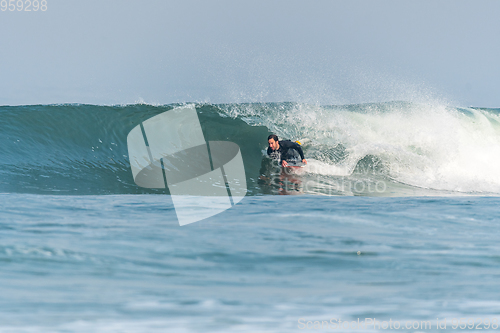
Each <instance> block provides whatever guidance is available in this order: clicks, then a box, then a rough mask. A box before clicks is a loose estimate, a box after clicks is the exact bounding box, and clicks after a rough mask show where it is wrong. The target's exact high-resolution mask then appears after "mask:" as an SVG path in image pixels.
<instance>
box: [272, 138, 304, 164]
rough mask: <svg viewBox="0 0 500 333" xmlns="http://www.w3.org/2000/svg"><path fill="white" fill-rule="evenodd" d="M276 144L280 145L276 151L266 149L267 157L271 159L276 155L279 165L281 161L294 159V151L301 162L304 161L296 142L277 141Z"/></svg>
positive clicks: (302, 153)
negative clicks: (277, 155)
mask: <svg viewBox="0 0 500 333" xmlns="http://www.w3.org/2000/svg"><path fill="white" fill-rule="evenodd" d="M278 143H279V145H280V147H279V148H278V150H272V148H271V147H268V148H267V155H269V156H271V157H273V155H274V154H276V153H278V154H279V160H280V163H281V162H283V160H285V161H288V160H291V159H294V157H295V156H296V154H295V153H294V150H295V151H297V152H298V153H299V155H300V159H301V160H303V159H305V157H304V152H303V151H302V147H301V146H300V145H299V144H298V143H297V142H292V141H290V140H283V141H278Z"/></svg>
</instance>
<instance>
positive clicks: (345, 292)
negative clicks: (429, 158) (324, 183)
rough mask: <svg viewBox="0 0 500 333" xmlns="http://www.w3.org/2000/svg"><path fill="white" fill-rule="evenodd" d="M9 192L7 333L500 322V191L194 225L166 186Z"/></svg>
mask: <svg viewBox="0 0 500 333" xmlns="http://www.w3.org/2000/svg"><path fill="white" fill-rule="evenodd" d="M0 198H1V200H0V211H1V212H2V213H1V215H0V230H1V235H2V242H1V247H0V262H1V265H2V268H1V276H0V294H1V295H2V297H1V298H0V299H1V301H0V331H1V332H294V331H304V330H300V329H299V320H303V322H305V321H311V322H313V321H322V320H326V321H329V320H331V319H332V318H341V320H357V319H358V318H360V319H365V318H376V319H377V320H380V321H384V320H386V321H389V320H390V319H392V320H393V321H396V320H398V321H401V323H405V322H406V321H411V322H413V321H421V320H423V321H432V324H433V326H432V327H433V328H432V330H430V329H427V330H424V331H436V328H435V325H436V323H435V322H436V318H440V320H442V319H443V318H447V319H448V329H450V328H451V320H452V318H461V317H467V318H490V320H492V319H493V318H500V301H499V299H500V291H499V289H498V287H497V286H498V282H497V281H498V278H499V277H500V267H499V264H500V244H499V242H498V231H497V230H498V221H499V220H500V208H499V207H500V199H499V198H498V197H454V198H449V197H411V198H406V197H403V198H387V197H385V198H380V197H378V198H370V197H338V196H337V197H336V196H318V195H301V196H254V197H247V198H245V199H244V200H243V201H242V202H241V203H240V204H238V205H237V206H235V207H234V208H233V209H230V210H228V211H225V212H223V213H222V214H219V215H217V216H214V217H212V218H209V219H207V220H204V221H201V222H198V223H194V224H191V225H188V226H184V227H179V225H178V223H177V219H176V217H175V212H174V208H173V205H172V203H171V201H170V199H169V196H165V195H151V194H146V195H89V196H62V195H55V196H54V195H35V194H2V195H0ZM358 251H359V252H358ZM358 253H359V254H358ZM301 318H302V319H301ZM311 325H312V324H311ZM306 331H310V330H307V329H306ZM315 331H317V330H315ZM323 331H331V329H324V330H323ZM353 331H356V330H353ZM361 331H383V329H382V330H379V329H373V327H370V328H366V329H365V330H361ZM402 331H418V330H413V329H411V330H402ZM441 331H442V330H441Z"/></svg>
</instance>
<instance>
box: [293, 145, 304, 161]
mask: <svg viewBox="0 0 500 333" xmlns="http://www.w3.org/2000/svg"><path fill="white" fill-rule="evenodd" d="M294 148H295V150H296V151H298V152H299V155H300V158H301V159H305V157H304V152H303V151H302V147H301V146H300V145H299V144H298V143H296V142H295V147H294Z"/></svg>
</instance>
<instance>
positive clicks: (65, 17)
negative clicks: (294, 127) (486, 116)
mask: <svg viewBox="0 0 500 333" xmlns="http://www.w3.org/2000/svg"><path fill="white" fill-rule="evenodd" d="M23 1H24V5H26V4H28V0H23ZM12 3H14V1H12ZM15 3H16V5H19V4H20V3H21V1H16V2H15ZM4 4H5V2H4ZM46 5H47V10H46V11H44V12H42V11H41V10H38V11H36V12H35V11H33V10H32V11H31V12H26V11H24V10H22V11H18V10H17V9H18V8H19V7H17V8H16V10H15V11H13V12H11V11H10V10H9V8H8V7H7V10H6V11H0V105H17V104H35V103H43V104H46V103H93V104H121V103H133V102H137V101H145V102H149V103H162V104H163V103H173V102H212V103H219V102H241V101H255V102H266V101H298V102H309V103H321V104H343V103H359V102H377V101H389V100H416V101H422V100H423V101H425V100H427V99H438V100H444V101H446V102H448V103H451V104H454V105H457V106H469V105H473V106H486V107H500V61H499V59H500V1H498V0H491V1H481V0H472V1H457V0H453V1H439V0H434V1H417V0H414V1H401V0H397V1H396V0H395V1H376V0H367V1H352V0H349V1H348V0H345V1H333V0H332V1H318V0H315V1H290V0H284V1H272V0H265V1H255V0H252V1H235V0H231V1H215V0H204V1H185V0H183V1H166V0H148V1H139V0H134V1H129V0H106V1H102V0H99V1H97V0H85V1H83V0H80V1H76V0H47V1H46ZM23 9H24V8H23ZM31 9H34V8H31Z"/></svg>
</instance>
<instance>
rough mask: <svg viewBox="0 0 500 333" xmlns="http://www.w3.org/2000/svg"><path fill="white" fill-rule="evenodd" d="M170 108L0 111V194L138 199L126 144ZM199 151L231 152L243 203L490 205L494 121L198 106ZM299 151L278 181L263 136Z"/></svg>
mask: <svg viewBox="0 0 500 333" xmlns="http://www.w3.org/2000/svg"><path fill="white" fill-rule="evenodd" d="M178 106H179V105H163V106H153V105H144V104H137V105H125V106H95V105H73V104H70V105H33V106H4V107H0V119H1V122H0V143H1V144H0V192H3V193H36V194H40V193H50V194H56V193H60V194H79V195H81V194H139V193H168V190H157V189H145V188H141V187H138V186H137V185H136V184H135V183H134V181H133V178H132V172H131V170H130V164H129V159H128V151H127V143H126V142H127V141H126V140H127V134H128V133H129V131H130V130H131V129H132V128H134V127H135V126H136V125H138V124H139V123H141V122H143V121H145V120H146V119H149V118H151V117H153V116H155V115H157V114H160V113H162V112H165V111H168V110H171V109H173V108H175V107H178ZM196 110H197V113H198V117H199V119H200V123H201V126H202V129H203V132H204V135H205V139H206V140H207V141H209V140H210V141H231V142H235V143H236V144H238V145H239V146H240V148H241V152H242V157H243V162H244V165H245V172H246V176H247V184H248V194H249V195H261V194H301V193H315V194H331V195H376V196H405V195H453V194H458V195H460V194H486V195H497V194H500V168H499V167H498V166H499V165H500V109H479V108H453V107H447V106H442V105H422V104H413V103H406V102H390V103H376V104H360V105H346V106H314V105H304V104H296V103H269V104H262V103H261V104H224V105H211V104H198V105H196ZM270 133H276V134H277V135H278V136H279V137H280V139H281V138H285V139H293V140H301V142H302V144H303V148H304V152H305V155H306V158H307V159H308V162H309V163H308V165H307V166H306V167H305V168H303V169H302V170H300V171H298V172H293V173H289V172H286V170H285V171H282V170H281V169H280V168H279V167H277V166H276V164H275V163H273V162H272V161H270V160H269V159H267V158H266V157H265V156H264V155H265V153H264V151H265V149H266V147H267V141H266V139H267V136H268V135H269V134H270Z"/></svg>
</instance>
